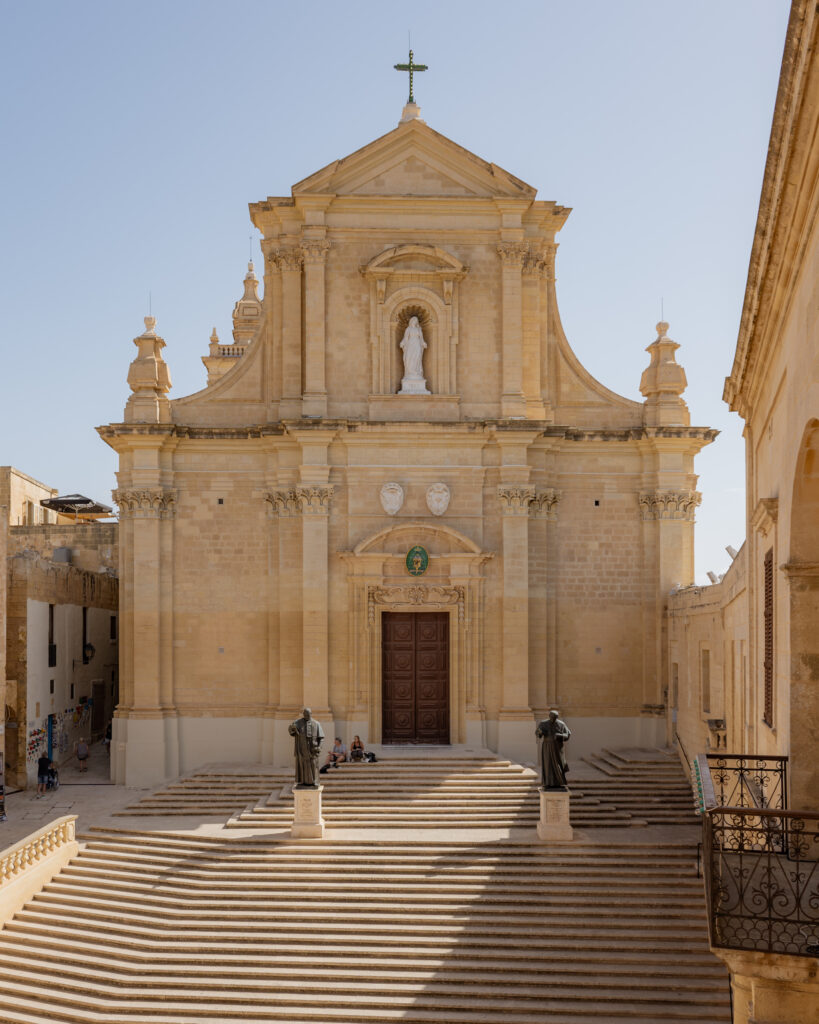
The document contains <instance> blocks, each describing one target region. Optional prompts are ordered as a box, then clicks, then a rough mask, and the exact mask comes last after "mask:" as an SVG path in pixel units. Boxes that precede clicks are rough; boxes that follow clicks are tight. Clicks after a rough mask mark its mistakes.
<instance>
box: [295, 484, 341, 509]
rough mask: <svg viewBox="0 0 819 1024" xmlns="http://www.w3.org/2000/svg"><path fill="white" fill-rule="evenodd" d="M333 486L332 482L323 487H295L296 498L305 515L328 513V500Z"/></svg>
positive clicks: (331, 495)
mask: <svg viewBox="0 0 819 1024" xmlns="http://www.w3.org/2000/svg"><path fill="white" fill-rule="evenodd" d="M334 490H335V488H334V487H333V485H332V484H327V485H326V486H324V487H297V488H296V499H297V500H298V502H299V504H300V505H301V510H302V512H303V513H304V515H306V516H326V515H329V513H330V501H331V500H332V497H333V491H334Z"/></svg>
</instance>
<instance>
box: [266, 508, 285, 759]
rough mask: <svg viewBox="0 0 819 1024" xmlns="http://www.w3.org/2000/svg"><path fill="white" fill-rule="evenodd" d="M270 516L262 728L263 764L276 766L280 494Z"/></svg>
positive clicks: (278, 695) (268, 512)
mask: <svg viewBox="0 0 819 1024" xmlns="http://www.w3.org/2000/svg"><path fill="white" fill-rule="evenodd" d="M264 501H265V509H266V513H267V707H266V708H265V721H264V722H263V724H262V763H263V764H271V763H275V755H276V746H275V736H274V731H275V718H276V711H277V709H278V707H279V699H280V694H279V646H280V636H279V578H280V576H281V572H280V568H279V516H278V508H277V497H276V492H274V491H268V492H267V493H265V494H264Z"/></svg>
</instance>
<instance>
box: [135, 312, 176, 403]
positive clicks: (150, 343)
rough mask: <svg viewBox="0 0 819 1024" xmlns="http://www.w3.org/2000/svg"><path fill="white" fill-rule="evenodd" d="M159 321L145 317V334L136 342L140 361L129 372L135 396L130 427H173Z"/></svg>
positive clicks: (137, 358) (137, 360) (169, 379)
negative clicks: (134, 425) (159, 333)
mask: <svg viewBox="0 0 819 1024" xmlns="http://www.w3.org/2000/svg"><path fill="white" fill-rule="evenodd" d="M155 328H156V317H153V316H146V317H145V330H144V332H143V333H142V334H140V335H139V337H137V338H134V344H135V345H136V347H137V357H136V359H135V360H134V361H133V362H132V363H131V365H130V367H129V369H128V384H129V386H130V388H131V391H133V394H132V395H131V397H130V398H129V399H128V401H127V403H126V405H125V422H126V423H170V421H171V405H170V402H169V401H168V396H167V393H168V391H170V389H171V375H170V372H169V370H168V364H167V363H166V362H165V360H164V359H163V358H162V349H163V348H164V347H165V342H164V340H163V339H162V338H160V337H159V335H158V334H157V333H156V330H155Z"/></svg>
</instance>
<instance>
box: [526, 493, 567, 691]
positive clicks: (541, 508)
mask: <svg viewBox="0 0 819 1024" xmlns="http://www.w3.org/2000/svg"><path fill="white" fill-rule="evenodd" d="M559 501H560V492H559V491H556V490H555V489H554V488H553V487H550V488H548V489H546V490H539V491H537V492H536V493H535V496H534V498H533V499H532V501H531V503H530V505H529V520H530V523H529V530H530V536H529V695H530V696H529V699H530V702H531V704H532V705H533V706H534V707H535V708H541V709H543V710H544V711H547V710H548V709H549V708H550V707H551V705H552V704H553V703H554V677H553V672H552V670H551V669H552V664H553V661H554V658H553V656H552V655H553V652H552V650H551V642H550V640H551V638H550V635H549V634H550V631H551V630H550V611H552V609H551V608H550V603H551V604H552V605H553V604H554V602H549V597H548V593H549V535H550V533H551V531H552V530H553V529H554V527H550V526H549V523H550V521H552V520H555V519H557V504H558V502H559Z"/></svg>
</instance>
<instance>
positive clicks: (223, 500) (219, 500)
mask: <svg viewBox="0 0 819 1024" xmlns="http://www.w3.org/2000/svg"><path fill="white" fill-rule="evenodd" d="M216 503H217V504H218V505H224V503H225V499H224V498H217V499H216Z"/></svg>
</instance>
